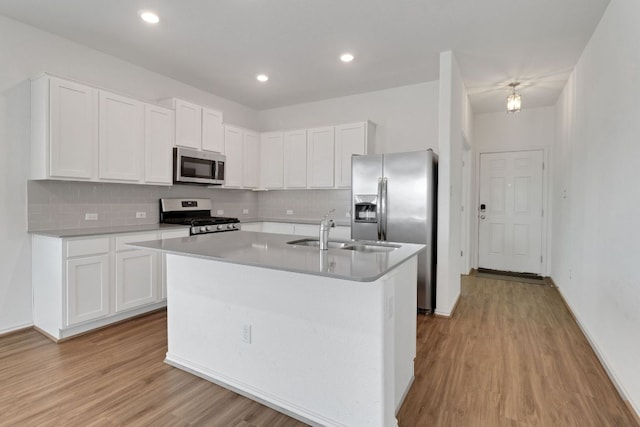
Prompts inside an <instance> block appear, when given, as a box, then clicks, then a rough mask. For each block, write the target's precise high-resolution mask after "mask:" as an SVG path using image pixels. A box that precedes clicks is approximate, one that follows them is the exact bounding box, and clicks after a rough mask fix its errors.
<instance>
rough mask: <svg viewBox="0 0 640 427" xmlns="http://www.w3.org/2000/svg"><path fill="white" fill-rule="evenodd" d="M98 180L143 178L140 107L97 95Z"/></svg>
mask: <svg viewBox="0 0 640 427" xmlns="http://www.w3.org/2000/svg"><path fill="white" fill-rule="evenodd" d="M99 105H100V106H99V109H100V129H99V133H98V135H99V137H98V144H99V147H100V151H99V152H100V155H99V165H100V168H99V177H100V178H101V179H106V180H118V181H130V182H140V181H142V180H143V178H144V172H143V171H144V159H143V156H144V104H143V103H142V102H140V101H136V100H134V99H131V98H126V97H124V96H120V95H116V94H113V93H109V92H106V91H100V104H99Z"/></svg>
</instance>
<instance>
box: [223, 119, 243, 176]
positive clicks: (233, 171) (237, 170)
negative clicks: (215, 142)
mask: <svg viewBox="0 0 640 427" xmlns="http://www.w3.org/2000/svg"><path fill="white" fill-rule="evenodd" d="M242 134H243V132H242V129H240V128H237V127H235V126H229V125H225V126H224V152H225V155H226V156H227V163H226V164H225V165H224V174H225V183H224V186H225V187H242V178H243V173H242V163H243V159H242V158H243V155H242V151H243V142H242V136H243V135H242Z"/></svg>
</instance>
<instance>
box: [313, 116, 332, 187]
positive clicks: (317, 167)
mask: <svg viewBox="0 0 640 427" xmlns="http://www.w3.org/2000/svg"><path fill="white" fill-rule="evenodd" d="M334 134H335V132H334V127H333V126H328V127H322V128H315V129H308V130H307V150H308V151H307V185H308V186H309V187H310V188H332V187H333V179H334V170H333V168H334V149H335V147H334Z"/></svg>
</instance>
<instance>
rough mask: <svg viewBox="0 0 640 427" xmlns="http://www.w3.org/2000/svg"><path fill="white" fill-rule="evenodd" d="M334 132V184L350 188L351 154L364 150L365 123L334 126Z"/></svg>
mask: <svg viewBox="0 0 640 427" xmlns="http://www.w3.org/2000/svg"><path fill="white" fill-rule="evenodd" d="M335 132H336V134H335V138H336V141H335V142H336V153H335V185H336V187H338V188H351V156H352V155H354V154H365V152H366V144H365V141H366V137H367V127H366V123H365V122H361V123H352V124H348V125H340V126H336V128H335Z"/></svg>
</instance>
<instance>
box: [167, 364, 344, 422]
mask: <svg viewBox="0 0 640 427" xmlns="http://www.w3.org/2000/svg"><path fill="white" fill-rule="evenodd" d="M164 362H165V363H166V364H168V365H171V366H173V367H175V368H178V369H182V370H183V371H186V372H189V373H190V374H193V375H195V376H197V377H200V378H204V379H205V380H207V381H211V382H212V383H214V384H217V385H219V386H221V387H224V388H226V389H228V390H231V391H233V392H234V393H237V394H239V395H242V396H244V397H246V398H248V399H251V400H254V401H256V402H258V403H260V404H262V405H265V406H268V407H269V408H271V409H274V410H276V411H278V412H282V413H283V414H285V415H287V416H290V417H291V418H295V419H297V420H299V421H302V422H303V423H305V424H309V425H310V426H314V427H315V426H318V427H321V426H335V427H347V426H345V425H344V424H342V423H339V422H337V421H335V420H332V419H329V418H326V417H324V416H322V415H320V414H316V413H314V412H311V411H308V410H307V409H306V408H302V407H300V406H298V405H295V404H293V403H291V402H288V401H286V400H283V399H281V398H279V397H277V396H273V395H271V394H270V393H267V392H265V391H263V390H259V389H257V388H255V387H253V386H251V385H248V384H244V383H242V382H239V381H237V380H235V379H233V378H230V377H228V376H226V375H222V374H220V373H218V372H215V371H212V370H211V369H208V368H205V367H203V366H198V365H196V364H195V363H192V362H189V361H187V360H184V359H183V358H181V357H177V356H174V355H171V354H169V353H167V355H166V358H165V360H164Z"/></svg>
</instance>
